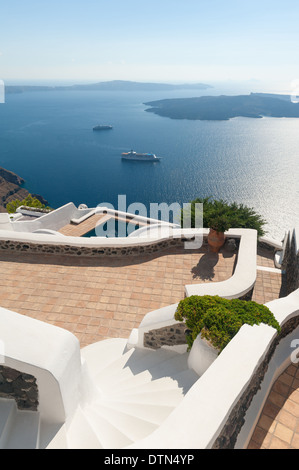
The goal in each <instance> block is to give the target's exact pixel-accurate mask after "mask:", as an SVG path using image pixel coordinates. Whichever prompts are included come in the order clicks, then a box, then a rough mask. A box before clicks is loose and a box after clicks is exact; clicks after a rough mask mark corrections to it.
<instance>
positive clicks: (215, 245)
mask: <svg viewBox="0 0 299 470" xmlns="http://www.w3.org/2000/svg"><path fill="white" fill-rule="evenodd" d="M224 242H225V235H224V233H223V232H217V230H214V229H213V228H210V232H209V235H208V244H209V247H210V251H212V252H213V253H218V251H219V250H220V248H221V247H222V246H223V245H224Z"/></svg>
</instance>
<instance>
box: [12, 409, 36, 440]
mask: <svg viewBox="0 0 299 470" xmlns="http://www.w3.org/2000/svg"><path fill="white" fill-rule="evenodd" d="M39 430H40V415H39V412H38V411H29V410H17V412H16V414H15V417H14V422H13V424H12V426H11V429H10V432H9V436H8V439H7V446H6V449H38V447H39Z"/></svg>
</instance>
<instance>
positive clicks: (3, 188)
mask: <svg viewBox="0 0 299 470" xmlns="http://www.w3.org/2000/svg"><path fill="white" fill-rule="evenodd" d="M24 183H25V181H24V179H23V178H21V177H20V176H18V175H16V174H15V173H13V172H12V171H9V170H6V169H5V168H2V167H0V212H6V204H7V203H8V202H11V201H13V200H15V199H20V200H23V199H25V198H26V197H27V196H29V194H31V195H32V196H33V197H35V198H36V199H38V200H39V201H40V202H41V203H42V204H45V205H46V206H48V205H49V203H48V201H46V200H45V199H44V198H43V197H42V196H40V195H39V194H32V193H29V191H27V189H25V188H24V187H23V184H24Z"/></svg>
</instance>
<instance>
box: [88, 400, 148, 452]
mask: <svg viewBox="0 0 299 470" xmlns="http://www.w3.org/2000/svg"><path fill="white" fill-rule="evenodd" d="M89 411H90V413H92V414H96V415H97V416H101V417H102V418H104V419H105V420H107V421H108V422H109V423H110V425H111V426H113V427H114V428H115V429H117V430H118V431H119V432H120V433H122V434H123V435H125V436H126V437H127V438H128V439H129V440H131V442H136V441H137V440H139V439H143V438H144V437H147V436H148V435H149V434H151V433H152V432H153V431H155V430H156V429H157V425H156V424H154V423H152V422H150V421H147V420H144V419H141V418H138V417H136V416H133V415H130V414H128V413H126V412H122V411H120V410H115V409H113V408H111V407H106V406H103V405H93V406H92V407H90V410H89ZM118 445H120V446H121V443H120V442H119V443H118ZM124 445H126V443H124Z"/></svg>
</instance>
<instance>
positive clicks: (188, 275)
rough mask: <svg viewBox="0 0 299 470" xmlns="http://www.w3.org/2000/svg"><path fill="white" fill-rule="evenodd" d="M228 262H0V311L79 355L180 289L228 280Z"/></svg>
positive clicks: (49, 258)
mask: <svg viewBox="0 0 299 470" xmlns="http://www.w3.org/2000/svg"><path fill="white" fill-rule="evenodd" d="M234 262H235V255H233V254H232V253H230V252H225V251H224V250H223V251H222V252H221V253H219V255H217V254H214V253H210V252H208V250H207V248H205V247H202V248H201V249H200V250H184V249H177V248H176V249H174V248H172V249H169V250H167V251H166V250H165V251H163V252H160V253H159V254H156V255H147V256H143V257H138V258H137V257H128V256H126V257H122V258H118V259H116V258H111V257H106V258H100V259H97V260H96V259H91V258H89V259H87V258H85V259H84V258H80V259H79V258H74V257H67V256H56V255H46V256H45V255H44V256H42V255H30V254H20V253H14V254H8V253H6V254H1V257H0V305H1V306H2V307H5V308H7V309H10V310H13V311H15V312H18V313H21V314H24V315H28V316H30V317H33V318H37V319H39V320H42V321H45V322H48V323H51V324H53V325H56V326H60V327H62V328H65V329H67V330H69V331H71V332H72V333H73V334H75V335H76V336H77V337H78V339H79V341H80V345H81V347H84V346H86V345H87V344H90V343H94V342H96V341H100V340H103V339H106V338H111V337H123V338H127V337H128V336H129V334H130V333H131V330H132V328H135V327H138V326H139V324H140V322H141V320H142V319H143V317H144V315H145V314H146V313H147V312H150V311H152V310H156V309H158V308H161V307H164V306H167V305H170V304H172V303H176V302H178V301H179V300H181V299H183V298H184V286H185V285H186V284H192V283H198V282H211V281H221V280H225V279H228V278H229V277H230V276H231V275H232V272H233V267H234Z"/></svg>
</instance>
